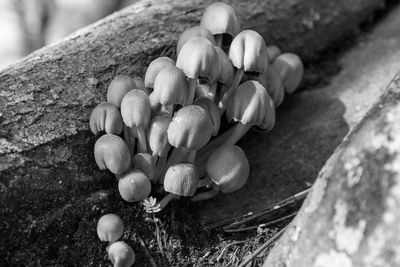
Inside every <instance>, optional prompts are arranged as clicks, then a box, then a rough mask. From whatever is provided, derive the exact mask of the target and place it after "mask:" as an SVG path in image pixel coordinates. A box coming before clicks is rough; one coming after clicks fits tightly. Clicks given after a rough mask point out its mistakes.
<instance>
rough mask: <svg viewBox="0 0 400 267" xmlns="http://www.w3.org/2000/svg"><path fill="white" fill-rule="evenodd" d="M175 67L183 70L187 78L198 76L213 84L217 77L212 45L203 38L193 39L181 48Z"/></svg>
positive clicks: (215, 53) (217, 63)
mask: <svg viewBox="0 0 400 267" xmlns="http://www.w3.org/2000/svg"><path fill="white" fill-rule="evenodd" d="M176 66H177V67H178V68H180V69H181V70H183V72H184V73H185V75H186V76H187V77H188V78H191V79H195V78H197V77H198V76H201V77H203V78H207V79H208V80H209V81H210V83H214V82H215V80H216V78H217V77H218V75H219V71H220V69H219V62H218V55H217V51H216V50H215V47H214V45H213V44H212V43H211V42H210V41H209V40H207V39H206V38H203V37H194V38H192V39H190V40H189V41H187V42H186V43H185V44H184V45H183V46H182V48H181V50H180V52H179V54H178V59H177V60H176Z"/></svg>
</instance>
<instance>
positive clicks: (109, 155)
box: [94, 134, 131, 175]
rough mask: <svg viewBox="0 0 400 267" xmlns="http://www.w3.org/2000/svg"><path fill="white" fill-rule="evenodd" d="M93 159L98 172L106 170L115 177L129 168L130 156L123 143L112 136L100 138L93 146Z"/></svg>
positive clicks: (106, 135) (118, 138)
mask: <svg viewBox="0 0 400 267" xmlns="http://www.w3.org/2000/svg"><path fill="white" fill-rule="evenodd" d="M94 159H95V161H96V163H97V166H98V167H99V168H100V170H105V169H108V170H110V171H111V172H112V173H114V174H115V175H119V174H121V173H123V172H125V171H127V170H128V169H129V168H130V166H131V155H130V152H129V148H128V146H127V145H126V143H125V141H124V140H123V139H122V138H121V137H119V136H117V135H113V134H105V135H103V136H101V137H100V138H99V139H98V140H97V141H96V143H95V144H94Z"/></svg>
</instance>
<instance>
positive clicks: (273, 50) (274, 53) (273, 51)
mask: <svg viewBox="0 0 400 267" xmlns="http://www.w3.org/2000/svg"><path fill="white" fill-rule="evenodd" d="M267 54H268V59H269V63H270V64H272V62H274V60H275V59H276V58H277V57H278V56H279V55H280V54H282V51H281V50H280V49H279V47H277V46H276V45H269V46H267Z"/></svg>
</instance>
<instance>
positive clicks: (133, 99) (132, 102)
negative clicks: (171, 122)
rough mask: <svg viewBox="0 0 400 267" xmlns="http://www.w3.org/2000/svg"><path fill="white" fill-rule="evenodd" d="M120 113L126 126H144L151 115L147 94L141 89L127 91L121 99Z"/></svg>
mask: <svg viewBox="0 0 400 267" xmlns="http://www.w3.org/2000/svg"><path fill="white" fill-rule="evenodd" d="M121 114H122V119H123V120H124V122H125V124H126V126H128V127H132V126H135V127H138V128H139V127H143V128H146V127H147V125H148V124H149V121H150V115H151V105H150V99H149V96H148V95H147V94H146V93H145V92H143V91H142V90H138V89H134V90H131V91H129V92H128V93H127V94H126V95H125V96H124V98H123V99H122V102H121Z"/></svg>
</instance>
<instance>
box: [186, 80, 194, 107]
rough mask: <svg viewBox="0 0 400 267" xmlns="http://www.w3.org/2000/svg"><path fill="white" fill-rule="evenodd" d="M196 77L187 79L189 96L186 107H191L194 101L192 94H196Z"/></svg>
mask: <svg viewBox="0 0 400 267" xmlns="http://www.w3.org/2000/svg"><path fill="white" fill-rule="evenodd" d="M196 84H197V77H194V78H189V95H188V100H187V103H186V104H187V105H191V104H192V103H193V100H194V93H195V92H196Z"/></svg>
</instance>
